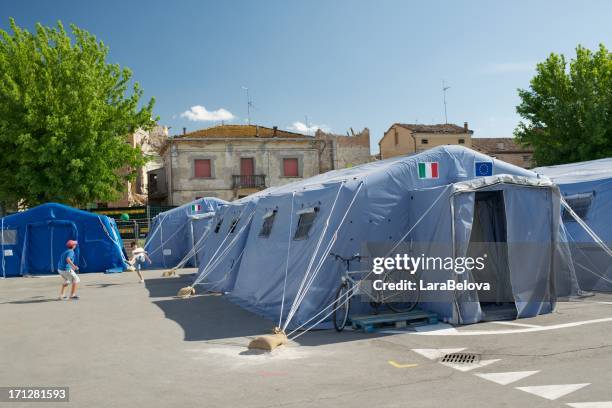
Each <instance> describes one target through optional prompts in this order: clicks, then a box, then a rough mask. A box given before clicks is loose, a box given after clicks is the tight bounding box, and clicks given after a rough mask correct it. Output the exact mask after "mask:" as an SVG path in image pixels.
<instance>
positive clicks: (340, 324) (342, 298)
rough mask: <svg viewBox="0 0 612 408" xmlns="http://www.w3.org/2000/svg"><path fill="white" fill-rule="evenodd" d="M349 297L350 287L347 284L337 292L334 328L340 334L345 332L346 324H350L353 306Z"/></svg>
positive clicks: (341, 286)
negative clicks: (350, 313) (349, 319)
mask: <svg viewBox="0 0 612 408" xmlns="http://www.w3.org/2000/svg"><path fill="white" fill-rule="evenodd" d="M349 296H350V293H349V286H348V284H347V283H346V282H345V283H343V284H342V285H340V287H339V288H338V291H337V292H336V301H335V302H334V313H333V319H334V327H335V329H336V331H338V332H341V331H342V330H344V328H345V327H346V322H348V317H349V309H350V305H351V301H350V300H347V299H348V297H349Z"/></svg>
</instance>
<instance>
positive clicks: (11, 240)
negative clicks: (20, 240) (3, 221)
mask: <svg viewBox="0 0 612 408" xmlns="http://www.w3.org/2000/svg"><path fill="white" fill-rule="evenodd" d="M1 232H2V236H1V237H0V241H2V244H3V245H16V244H17V230H14V229H6V230H2V231H1Z"/></svg>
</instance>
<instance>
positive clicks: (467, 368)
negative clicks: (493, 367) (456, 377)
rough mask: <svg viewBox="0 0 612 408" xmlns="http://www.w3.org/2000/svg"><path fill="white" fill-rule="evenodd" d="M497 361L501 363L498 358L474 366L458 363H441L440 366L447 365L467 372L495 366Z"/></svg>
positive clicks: (482, 361)
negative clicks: (491, 365) (490, 365)
mask: <svg viewBox="0 0 612 408" xmlns="http://www.w3.org/2000/svg"><path fill="white" fill-rule="evenodd" d="M496 361H499V358H496V359H494V360H480V361H479V362H478V363H474V364H458V363H440V364H442V365H445V366H447V367H450V368H454V369H455V370H459V371H463V372H466V371H471V370H474V369H476V368H482V367H485V366H488V365H489V364H493V363H495V362H496Z"/></svg>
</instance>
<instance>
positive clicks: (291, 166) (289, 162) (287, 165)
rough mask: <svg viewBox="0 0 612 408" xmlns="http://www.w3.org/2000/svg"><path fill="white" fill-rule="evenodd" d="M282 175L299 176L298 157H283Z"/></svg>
mask: <svg viewBox="0 0 612 408" xmlns="http://www.w3.org/2000/svg"><path fill="white" fill-rule="evenodd" d="M283 176H285V177H299V176H300V169H299V162H298V159H297V158H295V157H292V158H285V159H283Z"/></svg>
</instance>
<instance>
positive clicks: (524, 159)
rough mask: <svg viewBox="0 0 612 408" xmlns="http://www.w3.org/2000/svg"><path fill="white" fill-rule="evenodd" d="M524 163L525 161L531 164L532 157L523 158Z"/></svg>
mask: <svg viewBox="0 0 612 408" xmlns="http://www.w3.org/2000/svg"><path fill="white" fill-rule="evenodd" d="M523 161H524V162H529V161H531V156H529V155H525V156H523Z"/></svg>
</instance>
